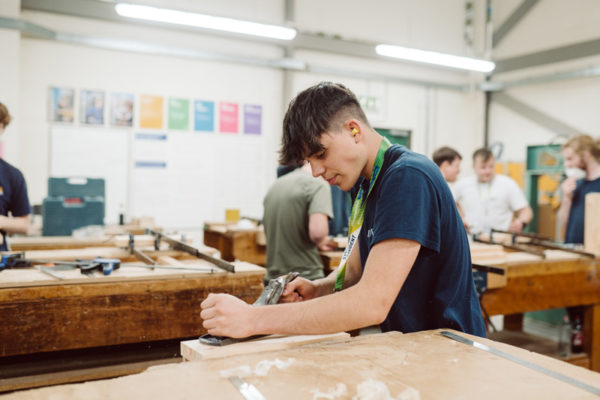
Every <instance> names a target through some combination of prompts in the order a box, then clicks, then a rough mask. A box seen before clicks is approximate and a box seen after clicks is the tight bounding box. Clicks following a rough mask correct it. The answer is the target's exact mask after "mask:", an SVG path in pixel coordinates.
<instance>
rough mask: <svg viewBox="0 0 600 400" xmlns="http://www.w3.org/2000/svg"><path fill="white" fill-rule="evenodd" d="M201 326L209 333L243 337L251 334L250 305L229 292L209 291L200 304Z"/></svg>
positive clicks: (252, 320)
mask: <svg viewBox="0 0 600 400" xmlns="http://www.w3.org/2000/svg"><path fill="white" fill-rule="evenodd" d="M200 307H201V308H202V312H200V318H202V319H203V320H204V322H203V323H202V326H203V327H204V328H206V330H207V331H208V333H209V334H211V335H215V336H228V337H232V338H244V337H248V336H252V335H253V334H254V332H253V322H254V319H253V318H252V310H253V309H252V306H250V305H248V304H247V303H245V302H244V301H243V300H240V299H238V298H237V297H235V296H231V295H229V294H214V293H211V294H209V295H208V297H207V298H206V299H205V300H204V301H203V302H202V304H200Z"/></svg>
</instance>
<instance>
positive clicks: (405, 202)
mask: <svg viewBox="0 0 600 400" xmlns="http://www.w3.org/2000/svg"><path fill="white" fill-rule="evenodd" d="M300 160H308V161H309V162H310V164H311V167H312V170H313V175H314V176H321V177H323V178H324V179H325V180H326V181H327V182H329V184H330V185H336V186H338V187H339V188H340V189H342V190H345V191H349V190H350V189H352V188H353V187H354V186H355V184H356V183H357V182H358V181H359V179H361V178H362V179H363V180H362V183H360V188H359V190H358V193H357V194H356V198H355V200H354V205H353V209H352V212H351V215H350V226H349V229H350V232H351V234H350V237H349V244H348V247H347V251H346V253H345V255H344V257H343V259H342V260H343V261H342V263H341V266H340V267H338V269H337V270H336V271H334V272H333V273H332V274H331V275H329V276H327V277H325V278H322V279H319V280H316V281H308V280H306V279H302V278H297V279H295V280H293V281H291V282H290V283H288V285H286V287H285V290H284V293H283V296H282V299H281V300H280V302H283V303H284V304H276V305H270V306H264V307H252V306H250V305H248V304H246V303H245V302H244V301H242V300H240V299H238V298H236V297H234V296H230V295H227V294H210V295H209V296H208V297H207V298H206V299H205V300H204V301H203V302H202V304H201V308H202V311H201V314H200V315H201V317H202V319H203V320H204V322H203V326H204V328H206V329H207V330H208V333H209V334H213V335H220V336H229V337H247V336H252V335H257V334H271V333H282V334H318V333H333V332H339V331H349V330H354V329H358V328H363V327H367V326H373V325H379V327H380V328H381V330H382V331H390V330H395V331H401V332H415V331H421V330H428V329H437V328H451V329H456V330H459V331H463V332H466V333H470V334H474V335H479V336H485V327H484V323H483V318H482V314H481V309H480V305H479V301H478V297H477V294H476V292H475V287H474V283H473V275H472V269H471V268H472V266H471V257H470V251H469V244H468V241H467V234H466V232H465V229H464V228H463V225H462V221H461V218H460V216H459V214H458V211H457V209H456V205H455V203H454V200H453V197H452V194H451V193H450V189H449V188H448V185H447V184H446V182H445V181H444V178H443V177H442V174H441V173H440V170H439V168H438V167H437V166H436V165H435V164H434V163H433V162H432V161H430V160H428V159H427V158H426V157H425V156H423V155H419V154H416V153H413V152H411V151H409V150H408V149H406V148H405V147H403V146H399V145H393V146H392V145H390V144H389V142H387V140H385V139H384V138H383V137H382V136H381V135H379V134H378V133H377V132H376V131H375V130H374V129H373V128H372V127H371V125H370V124H369V122H368V120H367V118H366V116H365V113H364V111H363V110H362V108H361V106H360V104H359V102H358V100H357V98H356V96H355V95H354V94H353V93H352V92H351V91H350V90H349V89H347V88H346V87H344V86H343V85H341V84H335V83H330V82H323V83H320V84H318V85H315V86H312V87H310V88H308V89H306V90H304V91H303V92H301V93H300V94H298V95H297V96H296V98H295V99H294V100H292V102H291V103H290V105H289V108H288V110H287V113H286V115H285V118H284V123H283V143H282V148H281V161H282V163H283V164H291V163H294V162H298V161H300ZM359 226H360V229H358V227H359ZM334 289H335V290H334ZM340 289H341V290H340Z"/></svg>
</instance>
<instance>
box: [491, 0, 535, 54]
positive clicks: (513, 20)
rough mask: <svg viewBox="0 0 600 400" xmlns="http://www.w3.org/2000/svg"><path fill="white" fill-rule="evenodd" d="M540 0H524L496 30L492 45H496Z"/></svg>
mask: <svg viewBox="0 0 600 400" xmlns="http://www.w3.org/2000/svg"><path fill="white" fill-rule="evenodd" d="M537 2H538V0H523V2H522V3H521V5H519V7H517V9H516V10H515V11H514V12H513V13H512V14H511V15H510V16H509V17H508V18H507V19H506V21H504V23H503V24H502V25H500V27H499V28H498V29H496V31H495V32H494V35H493V37H492V47H496V46H497V45H498V43H500V41H501V40H502V39H504V37H505V36H506V35H507V34H508V32H510V31H511V30H512V29H513V28H514V27H515V26H516V25H517V24H518V23H519V22H520V21H521V20H522V19H523V17H525V15H527V13H528V12H529V11H530V10H531V9H532V8H533V6H535V4H536V3H537Z"/></svg>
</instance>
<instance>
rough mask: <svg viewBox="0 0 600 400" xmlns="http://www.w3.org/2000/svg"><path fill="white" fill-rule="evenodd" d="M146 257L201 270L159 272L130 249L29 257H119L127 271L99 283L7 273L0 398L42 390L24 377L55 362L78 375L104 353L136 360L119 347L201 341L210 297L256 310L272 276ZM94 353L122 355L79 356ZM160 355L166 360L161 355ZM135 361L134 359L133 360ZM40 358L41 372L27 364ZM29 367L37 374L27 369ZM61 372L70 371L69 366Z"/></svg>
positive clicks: (63, 274) (161, 255)
mask: <svg viewBox="0 0 600 400" xmlns="http://www.w3.org/2000/svg"><path fill="white" fill-rule="evenodd" d="M138 239H142V240H138ZM143 239H144V238H143V237H142V238H140V237H136V243H138V244H141V243H143ZM136 248H138V247H137V246H136ZM202 250H204V251H206V252H208V253H211V252H212V251H211V250H210V249H202ZM144 253H145V254H146V255H147V256H149V257H150V258H152V259H154V260H157V261H158V263H159V264H163V265H164V264H165V263H166V262H168V263H170V267H174V266H179V267H184V268H191V269H194V268H195V270H187V269H155V270H152V269H148V268H145V267H143V266H142V265H143V263H141V262H139V261H138V260H136V259H135V257H134V256H133V255H131V254H130V253H129V251H128V250H126V249H124V248H117V247H89V248H77V249H63V250H37V251H26V252H25V257H26V258H27V259H42V260H65V261H68V260H71V261H72V260H75V259H83V260H90V259H94V258H96V257H104V258H118V259H120V260H121V268H119V269H117V270H114V271H113V272H112V273H111V274H110V275H109V276H104V275H102V273H101V272H99V271H98V272H95V273H94V275H93V277H88V276H86V275H82V274H81V273H80V271H79V270H78V269H73V270H64V271H63V270H59V271H55V274H57V275H58V276H59V277H60V278H62V279H58V278H56V277H54V276H50V275H48V274H45V273H43V272H42V271H40V270H38V269H34V268H25V269H7V270H4V271H2V272H0V321H2V324H0V341H1V343H2V345H0V391H3V390H11V389H15V388H23V387H32V386H35V385H36V384H37V383H36V382H35V380H36V379H29V378H28V379H25V378H23V379H20V378H18V377H20V376H25V374H30V372H29V371H34V372H31V373H32V374H33V373H36V372H35V371H46V370H48V364H49V365H50V370H51V369H52V368H51V364H52V360H53V359H57V360H63V359H64V358H65V357H70V359H71V358H73V359H74V360H75V361H69V363H71V364H72V365H73V366H74V367H75V368H84V366H85V368H88V367H89V366H90V365H98V364H99V365H102V362H97V361H95V359H97V358H98V357H101V356H104V355H105V354H106V360H105V361H103V362H104V363H105V364H106V365H108V364H111V363H112V364H115V363H121V362H123V363H128V362H130V360H127V359H126V357H121V358H120V359H119V357H118V354H119V353H120V352H119V349H118V348H117V347H119V346H127V345H131V346H133V345H135V344H138V343H154V344H157V343H159V342H160V343H163V342H168V341H169V340H173V339H182V338H190V337H197V336H198V335H202V334H204V333H206V331H205V329H204V328H203V327H202V320H201V318H200V303H201V302H202V301H203V300H204V299H205V298H206V297H207V296H208V294H209V293H211V292H219V293H230V294H234V295H236V296H238V297H240V298H242V299H243V300H245V301H246V302H248V303H252V302H253V301H255V300H256V298H257V297H258V296H259V294H260V293H261V291H262V289H263V278H264V273H265V270H264V268H262V267H259V266H256V265H252V264H249V263H245V262H235V263H234V265H235V273H230V272H225V271H224V270H221V269H219V268H216V267H215V266H213V265H212V264H210V263H208V262H206V261H203V260H200V259H198V258H195V257H193V256H191V255H189V254H187V253H184V252H181V251H176V250H169V249H163V250H159V251H155V250H153V248H152V247H150V248H149V249H144ZM125 263H126V264H127V265H125ZM136 263H137V264H138V266H135V264H136ZM210 270H212V272H211V271H210ZM144 346H145V345H144ZM156 346H158V345H155V347H156ZM160 346H163V344H161V345H160ZM150 347H151V346H147V348H150ZM93 349H107V350H108V349H111V351H112V354H117V356H113V355H110V354H108V353H107V352H103V351H102V350H97V351H96V353H99V356H96V355H95V354H94V355H91V356H90V355H86V354H87V353H86V354H83V355H81V354H80V353H81V352H82V351H84V352H91V351H92V350H93ZM66 353H68V354H66ZM74 353H75V354H74ZM149 353H150V352H148V354H147V355H145V356H144V357H146V359H148V360H154V359H155V358H156V357H161V358H164V357H165V356H164V354H165V351H162V350H161V349H158V350H157V352H156V353H155V354H154V355H152V354H149ZM158 353H160V354H161V355H160V356H157V355H156V354H158ZM176 353H177V350H175V354H176ZM171 354H173V353H171ZM136 357H137V356H136V355H135V354H133V358H134V359H135V358H136ZM166 357H169V356H168V355H167V356H166ZM171 357H172V356H171ZM36 358H38V359H40V360H41V359H43V360H46V361H47V362H46V365H41V364H40V367H39V368H38V367H37V366H36V365H35V363H33V364H32V363H31V362H29V361H28V360H35V359H36ZM48 360H49V361H48ZM115 360H116V361H115ZM17 361H18V362H19V363H21V364H24V365H26V366H25V367H23V368H22V371H23V372H22V374H23V375H15V374H16V373H14V372H11V371H10V368H9V370H8V371H6V370H3V368H5V367H9V366H10V365H11V364H14V363H15V362H17ZM28 362H29V364H31V367H30V366H27V365H29V364H28ZM167 362H172V361H170V360H167ZM56 364H57V365H58V364H61V362H59V361H57V362H56ZM62 367H63V368H64V369H68V368H69V367H68V365H67V366H65V365H62ZM145 367H147V365H133V366H132V367H131V368H129V369H127V368H120V369H119V368H117V369H112V370H110V371H107V370H103V371H99V372H98V371H95V372H94V373H93V374H91V373H90V374H87V375H85V374H84V375H79V376H77V377H73V376H72V375H69V374H64V376H62V377H60V378H57V376H51V375H49V374H47V376H46V377H45V378H44V379H45V382H46V384H48V383H61V382H67V381H77V380H81V379H92V378H97V377H106V376H119V375H123V374H127V373H131V372H132V371H134V372H138V371H140V370H143V369H144V368H145ZM19 371H21V370H19ZM39 373H41V372H39ZM19 374H21V372H19ZM4 377H11V379H3V378H4ZM39 380H40V379H39V378H37V381H39Z"/></svg>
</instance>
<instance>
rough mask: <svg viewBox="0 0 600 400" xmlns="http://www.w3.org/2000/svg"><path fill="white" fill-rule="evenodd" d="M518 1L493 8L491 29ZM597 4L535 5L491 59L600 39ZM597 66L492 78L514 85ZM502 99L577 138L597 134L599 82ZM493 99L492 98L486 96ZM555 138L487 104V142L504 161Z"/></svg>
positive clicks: (566, 65) (515, 92) (550, 85)
mask: <svg viewBox="0 0 600 400" xmlns="http://www.w3.org/2000/svg"><path fill="white" fill-rule="evenodd" d="M518 4H520V1H516V0H515V1H512V0H511V1H497V2H495V3H494V5H495V6H494V7H495V8H494V17H495V18H497V19H495V20H494V22H495V25H496V27H497V26H499V24H501V23H502V22H503V20H504V19H505V18H507V17H508V16H509V15H510V13H511V12H512V11H513V10H514V8H515V7H516V6H518ZM599 20H600V3H598V2H597V1H595V0H576V1H569V2H566V1H561V0H544V1H540V2H538V3H537V4H536V5H535V6H534V7H533V8H532V9H531V10H530V11H529V13H528V14H527V15H526V16H525V17H524V18H523V19H522V20H521V21H520V23H519V24H518V25H517V26H516V27H515V28H514V29H513V30H512V31H511V32H509V34H508V35H506V37H505V38H504V39H503V40H502V41H501V42H500V44H499V45H498V46H497V48H495V49H494V53H493V56H494V58H495V59H504V58H510V57H515V56H519V55H526V54H530V53H535V52H539V51H542V50H548V49H552V48H555V47H560V46H566V45H571V44H575V43H578V42H584V41H588V40H593V39H598V38H600V24H598V21H599ZM593 65H600V57H598V56H590V57H585V58H581V59H576V60H570V61H564V62H559V63H553V64H549V65H545V66H540V67H531V68H524V69H520V70H517V71H510V72H506V73H503V74H497V75H495V76H494V79H496V80H505V81H510V80H517V79H519V80H520V79H526V78H530V77H538V76H545V75H551V74H557V73H560V72H564V71H570V70H575V69H580V68H584V67H589V66H593ZM505 93H506V94H508V95H510V96H511V97H513V98H515V99H516V100H518V101H520V102H523V103H525V104H527V105H529V106H531V107H533V108H535V109H537V110H539V111H541V112H542V113H544V114H546V115H548V116H550V117H551V118H553V119H556V120H559V121H561V122H563V123H565V124H567V125H569V126H570V127H572V128H574V129H576V130H578V131H581V132H582V133H587V134H591V135H594V136H598V135H600V113H599V112H598V111H597V104H599V102H600V78H598V77H594V78H582V79H575V80H568V81H556V82H546V83H541V84H534V85H528V86H522V87H516V88H512V89H507V90H506V91H505ZM492 98H493V97H492ZM556 135H557V133H556V132H554V131H551V130H549V129H547V128H545V127H543V126H541V125H539V124H537V123H536V122H533V121H531V120H529V119H527V118H526V117H524V116H522V115H520V114H519V113H516V112H514V111H512V110H510V109H508V108H506V107H505V106H503V105H501V104H498V103H495V102H493V101H492V104H491V107H490V143H492V142H501V143H503V144H504V156H503V157H502V158H503V160H505V161H525V156H526V148H525V146H526V145H540V144H547V143H550V141H551V140H553V139H556Z"/></svg>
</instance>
